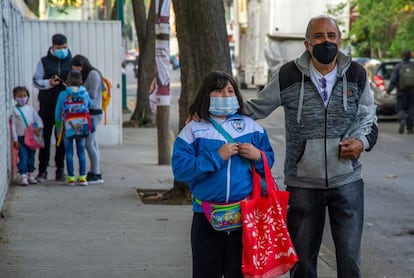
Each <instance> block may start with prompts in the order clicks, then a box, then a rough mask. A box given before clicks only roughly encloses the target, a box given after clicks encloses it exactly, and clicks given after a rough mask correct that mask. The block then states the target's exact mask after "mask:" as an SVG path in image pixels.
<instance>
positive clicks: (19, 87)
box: [13, 86, 30, 98]
mask: <svg viewBox="0 0 414 278" xmlns="http://www.w3.org/2000/svg"><path fill="white" fill-rule="evenodd" d="M20 91H24V92H26V94H27V97H28V98H30V94H29V90H28V89H27V88H26V87H25V86H17V87H14V88H13V98H16V94H17V92H20Z"/></svg>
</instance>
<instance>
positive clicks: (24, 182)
mask: <svg viewBox="0 0 414 278" xmlns="http://www.w3.org/2000/svg"><path fill="white" fill-rule="evenodd" d="M28 184H29V181H28V180H27V175H26V174H22V175H21V176H20V185H23V186H27V185H28Z"/></svg>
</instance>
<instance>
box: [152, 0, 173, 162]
mask: <svg viewBox="0 0 414 278" xmlns="http://www.w3.org/2000/svg"><path fill="white" fill-rule="evenodd" d="M170 4H171V0H157V1H156V2H155V9H156V13H157V17H156V23H155V24H156V25H155V36H156V40H155V63H156V68H157V73H156V82H157V137H158V163H159V164H161V165H169V164H171V142H170V138H171V136H170V134H171V132H170V104H171V94H170V73H169V67H170V6H171V5H170Z"/></svg>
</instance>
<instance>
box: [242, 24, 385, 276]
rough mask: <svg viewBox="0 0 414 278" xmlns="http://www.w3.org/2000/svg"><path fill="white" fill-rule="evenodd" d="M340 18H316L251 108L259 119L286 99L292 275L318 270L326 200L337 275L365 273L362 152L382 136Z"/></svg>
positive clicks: (248, 102) (308, 273) (288, 218)
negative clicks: (297, 51)
mask: <svg viewBox="0 0 414 278" xmlns="http://www.w3.org/2000/svg"><path fill="white" fill-rule="evenodd" d="M340 44H341V33H340V30H339V28H338V25H337V23H336V21H335V20H334V19H333V18H331V17H327V16H319V17H315V18H312V19H311V20H310V21H309V24H308V28H307V30H306V36H305V42H304V45H305V48H306V51H305V52H304V53H303V54H302V55H301V56H300V57H299V58H297V59H296V60H295V61H291V62H289V63H287V64H285V65H283V66H282V67H281V68H280V69H279V70H278V71H277V72H276V73H275V74H274V76H273V78H272V81H271V82H270V83H269V84H268V85H267V86H266V87H265V88H264V89H263V90H262V91H261V92H260V93H259V97H258V98H257V99H253V100H250V101H247V103H246V110H247V112H250V113H251V116H252V117H253V118H255V119H259V118H264V117H267V116H268V115H269V114H270V113H271V112H272V111H273V110H274V109H276V108H277V107H279V106H281V105H283V106H284V111H285V128H286V158H285V164H284V166H285V169H284V170H285V184H286V186H287V191H289V192H290V200H289V208H288V216H287V225H288V229H289V232H290V235H291V237H292V241H293V243H294V245H295V248H296V251H297V253H298V255H299V262H298V263H297V264H296V265H295V266H294V267H293V269H292V270H291V277H294V278H310V277H317V273H316V265H317V257H318V253H319V248H320V245H321V241H322V234H323V227H324V223H325V213H326V208H328V213H329V219H330V225H331V230H332V235H333V239H334V243H335V249H336V260H337V272H338V277H341V278H352V277H361V270H360V246H361V237H362V227H363V214H364V190H363V187H364V183H363V180H362V174H361V162H360V161H359V156H360V154H361V153H362V151H363V150H370V149H371V148H372V147H373V146H374V145H375V143H376V140H377V133H378V128H377V125H376V116H375V105H374V101H373V98H372V95H371V93H370V91H369V85H368V80H367V75H366V72H365V70H364V69H363V68H362V67H361V66H360V65H359V64H357V63H355V62H352V61H351V57H349V56H345V55H344V54H343V53H341V52H339V51H338V48H339V47H340Z"/></svg>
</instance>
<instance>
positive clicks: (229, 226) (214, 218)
mask: <svg viewBox="0 0 414 278" xmlns="http://www.w3.org/2000/svg"><path fill="white" fill-rule="evenodd" d="M194 200H195V202H196V203H197V204H199V205H200V206H201V208H202V209H203V212H204V214H205V216H206V217H207V219H208V221H209V222H210V224H211V226H212V227H213V228H214V229H215V230H217V231H220V232H230V231H234V230H237V229H240V228H241V226H242V221H241V211H240V202H234V203H225V204H222V203H212V202H206V201H201V200H199V199H197V198H194Z"/></svg>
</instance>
